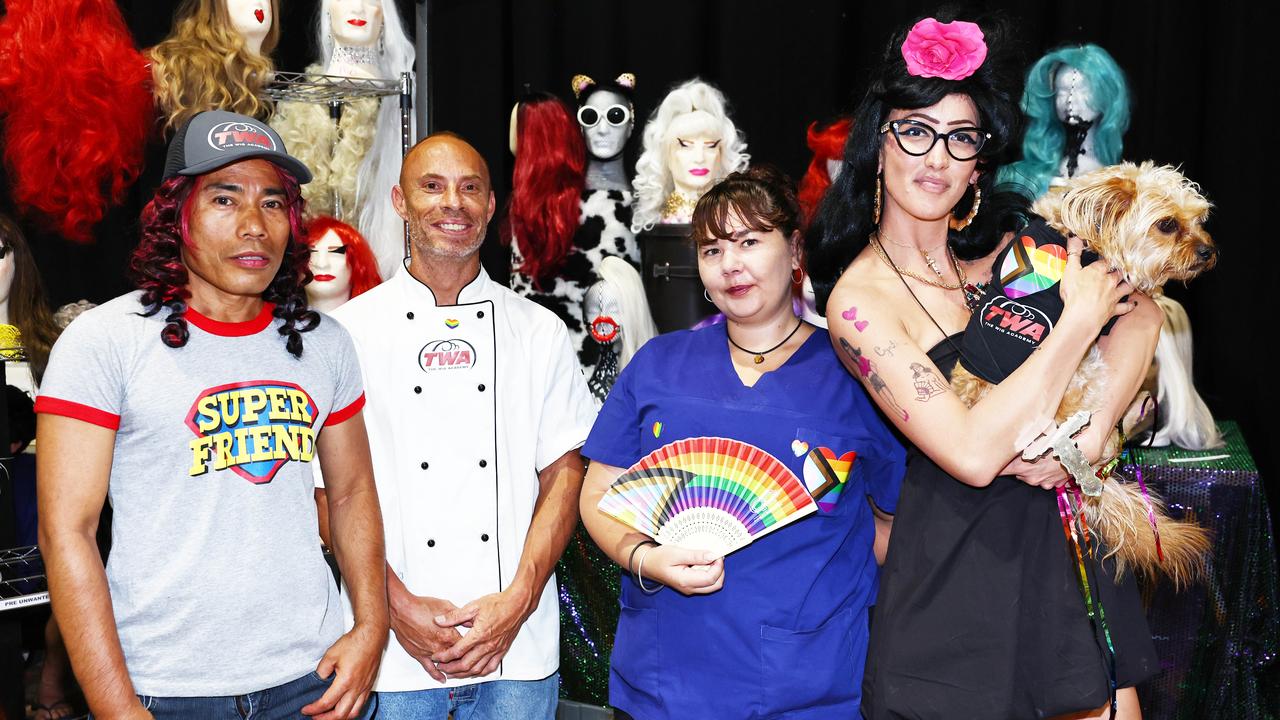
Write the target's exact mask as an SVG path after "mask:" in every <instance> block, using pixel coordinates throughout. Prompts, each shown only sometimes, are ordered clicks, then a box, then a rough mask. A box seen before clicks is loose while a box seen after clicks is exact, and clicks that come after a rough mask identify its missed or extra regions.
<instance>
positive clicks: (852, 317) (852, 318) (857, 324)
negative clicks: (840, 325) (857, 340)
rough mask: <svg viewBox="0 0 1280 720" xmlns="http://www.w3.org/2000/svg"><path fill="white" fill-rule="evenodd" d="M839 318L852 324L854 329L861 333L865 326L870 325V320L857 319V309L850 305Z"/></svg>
mask: <svg viewBox="0 0 1280 720" xmlns="http://www.w3.org/2000/svg"><path fill="white" fill-rule="evenodd" d="M840 317H842V318H844V319H845V320H848V321H849V322H851V323H853V327H854V329H855V330H857V331H858V332H862V331H863V330H866V329H867V326H868V325H870V324H871V321H870V320H859V319H858V308H857V307H856V306H853V305H850V306H849V309H848V310H845V311H844V312H842V313H840Z"/></svg>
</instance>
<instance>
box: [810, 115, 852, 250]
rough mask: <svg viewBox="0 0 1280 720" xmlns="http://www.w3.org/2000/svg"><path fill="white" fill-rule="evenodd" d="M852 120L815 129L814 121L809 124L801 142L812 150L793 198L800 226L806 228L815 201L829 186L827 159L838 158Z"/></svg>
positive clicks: (820, 197)
mask: <svg viewBox="0 0 1280 720" xmlns="http://www.w3.org/2000/svg"><path fill="white" fill-rule="evenodd" d="M852 127H853V122H852V121H851V120H850V119H849V118H840V119H839V120H837V121H835V122H833V123H831V124H830V125H827V126H825V127H822V128H819V127H818V123H816V122H815V123H810V124H809V132H808V135H807V137H806V139H805V142H806V143H807V144H808V145H809V149H810V150H812V151H813V160H812V161H810V163H809V169H808V170H807V171H805V174H804V177H802V178H800V189H799V191H798V192H797V193H796V197H797V198H799V200H800V213H801V218H802V221H801V225H802V227H804V228H805V229H808V227H809V221H810V220H812V219H813V214H814V213H815V212H817V210H818V203H819V202H821V201H822V196H823V195H825V194H826V192H827V188H829V187H831V180H832V178H831V175H830V174H829V173H828V172H827V161H828V160H840V159H841V158H843V157H844V143H845V140H847V139H848V138H849V129H850V128H852Z"/></svg>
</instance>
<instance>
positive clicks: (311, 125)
mask: <svg viewBox="0 0 1280 720" xmlns="http://www.w3.org/2000/svg"><path fill="white" fill-rule="evenodd" d="M323 73H324V67H322V66H320V65H312V66H310V67H308V68H307V74H309V75H318V74H323ZM377 119H378V100H376V99H374V98H361V99H359V100H355V101H353V102H349V103H346V104H345V105H343V106H342V116H341V118H340V119H339V120H338V122H337V123H334V122H333V119H332V118H330V117H329V105H328V104H327V103H309V102H296V101H292V100H286V101H284V102H280V103H277V104H276V112H275V115H273V116H271V126H272V127H274V128H275V129H276V132H278V133H280V138H281V139H282V140H284V146H285V147H287V148H289V154H290V155H293V156H294V157H296V158H298V159H299V160H301V161H302V162H303V163H304V164H305V165H306V166H307V167H308V168H310V169H311V173H312V178H311V182H309V183H307V184H306V185H303V186H302V196H303V197H304V198H306V199H307V215H308V216H309V217H315V216H319V215H330V216H333V217H336V218H338V219H340V220H346V221H348V222H351V223H353V224H354V223H355V221H356V217H357V216H358V215H359V212H360V208H359V201H358V199H357V197H356V186H357V184H358V182H357V172H358V171H359V169H360V165H361V163H362V162H363V161H364V159H365V157H367V156H368V154H369V149H370V148H371V147H373V140H374V135H375V134H376V128H377V126H376V122H377ZM339 206H340V207H341V212H339Z"/></svg>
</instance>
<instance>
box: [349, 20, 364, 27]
mask: <svg viewBox="0 0 1280 720" xmlns="http://www.w3.org/2000/svg"><path fill="white" fill-rule="evenodd" d="M347 24H348V25H355V26H356V27H364V26H365V25H368V24H369V21H368V20H361V19H360V18H351V19H350V20H348V21H347Z"/></svg>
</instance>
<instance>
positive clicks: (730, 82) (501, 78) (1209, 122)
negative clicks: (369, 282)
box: [35, 0, 1280, 510]
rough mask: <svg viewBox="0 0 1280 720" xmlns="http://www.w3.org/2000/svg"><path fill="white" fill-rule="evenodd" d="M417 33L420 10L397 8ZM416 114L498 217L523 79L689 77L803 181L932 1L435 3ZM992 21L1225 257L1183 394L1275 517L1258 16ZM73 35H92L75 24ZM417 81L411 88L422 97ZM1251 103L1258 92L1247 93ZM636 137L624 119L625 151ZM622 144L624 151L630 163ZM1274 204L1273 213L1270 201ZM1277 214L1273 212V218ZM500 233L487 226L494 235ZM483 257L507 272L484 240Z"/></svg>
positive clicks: (285, 52) (153, 171)
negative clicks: (1181, 184) (1264, 495)
mask: <svg viewBox="0 0 1280 720" xmlns="http://www.w3.org/2000/svg"><path fill="white" fill-rule="evenodd" d="M399 3H400V7H401V11H402V14H403V15H404V16H405V17H406V18H407V19H408V20H409V24H411V25H412V24H413V17H414V16H415V14H416V11H417V7H418V6H417V4H416V3H414V2H412V1H411V0H399ZM176 5H177V3H176V2H157V1H155V0H121V2H120V6H121V9H122V10H123V12H124V14H125V17H126V20H127V21H128V22H129V25H130V28H131V29H132V31H133V32H134V36H135V40H136V41H137V42H138V44H139V47H147V46H150V45H152V44H154V43H155V42H157V41H158V40H160V39H161V38H162V37H163V36H164V35H165V34H166V33H167V31H168V28H169V23H170V19H171V16H172V13H173V9H174V8H175V7H176ZM283 5H284V7H283V8H282V9H281V13H280V22H281V27H282V28H283V30H284V32H283V38H282V43H281V46H280V48H279V49H278V50H277V51H276V60H277V65H278V66H279V67H280V68H282V69H286V70H301V69H302V68H303V66H305V65H306V64H307V62H308V59H309V58H310V57H311V55H312V54H313V52H314V50H313V49H312V48H311V45H312V35H313V33H312V29H311V28H312V24H313V22H314V17H315V13H316V9H317V6H318V1H317V0H310V1H307V0H283ZM430 5H431V16H430V18H429V24H428V28H429V39H430V43H431V51H430V61H431V69H430V81H429V85H430V97H431V100H432V102H431V103H430V112H431V119H432V123H431V124H432V127H433V128H434V129H448V130H453V131H456V132H459V133H461V134H462V135H464V136H465V137H467V138H469V139H470V140H471V142H472V143H473V144H474V145H475V146H476V147H477V148H478V149H479V150H480V152H481V153H482V154H483V155H484V156H485V157H486V158H487V159H488V161H489V163H490V167H491V169H492V174H493V177H494V182H495V189H496V191H497V192H498V195H499V207H501V206H502V204H503V202H504V201H505V196H506V193H507V189H508V186H509V183H510V177H511V165H512V163H511V156H510V154H509V153H508V151H507V122H508V118H509V114H510V110H511V106H512V103H513V102H514V100H515V98H516V97H517V96H518V95H519V94H520V93H521V91H522V89H523V87H524V86H525V84H528V85H529V86H530V87H531V88H533V89H542V90H549V91H551V92H555V93H557V94H559V95H561V96H562V97H564V98H566V99H571V98H572V95H571V93H570V91H569V87H568V83H569V78H570V77H571V76H573V75H574V74H575V73H586V74H589V75H591V76H592V77H595V78H597V79H604V78H612V77H614V76H616V75H617V74H619V73H621V72H632V73H635V74H636V76H637V78H638V89H637V109H638V112H639V114H640V116H641V118H642V119H643V118H644V117H646V116H647V115H648V113H649V112H650V111H651V110H652V109H653V107H654V106H655V104H656V103H657V102H658V101H659V100H660V99H661V98H662V96H663V95H664V94H665V92H666V91H667V90H668V89H669V88H670V87H671V86H672V85H674V84H675V83H678V82H680V81H682V80H685V79H687V78H690V77H693V76H699V77H701V78H703V79H704V80H707V81H710V82H712V83H715V84H716V85H718V86H719V87H720V88H721V89H722V90H723V91H724V92H725V94H726V96H727V97H728V98H729V100H730V102H731V103H732V111H733V116H734V119H735V121H736V123H737V125H738V127H739V128H741V129H742V130H743V131H744V132H745V133H746V137H747V141H748V144H749V151H750V153H751V156H752V158H753V161H756V162H761V161H767V162H772V163H774V164H777V165H779V166H781V167H782V168H783V169H784V170H786V171H787V172H789V173H790V174H791V175H792V176H793V177H795V178H797V179H798V178H799V176H800V175H801V174H802V173H803V171H804V169H805V166H806V165H807V163H808V156H809V153H808V150H807V148H806V147H805V143H804V138H805V129H806V127H807V126H808V124H809V122H810V121H813V120H819V119H829V118H832V117H834V116H836V115H838V114H840V113H842V112H848V111H849V110H851V109H852V107H853V106H854V105H855V104H856V101H857V99H858V97H859V96H860V94H861V92H862V90H863V82H864V78H865V77H866V74H867V70H868V69H869V68H870V67H871V66H872V65H873V64H874V63H875V61H876V59H877V58H878V57H879V55H880V53H881V51H882V49H883V47H884V45H885V43H886V41H887V38H888V36H889V34H890V33H891V32H892V31H893V30H894V29H896V28H898V27H901V26H902V25H904V24H905V23H907V22H909V21H911V20H912V19H914V18H916V17H918V16H921V15H925V14H930V13H931V12H932V11H933V10H934V9H935V8H936V7H937V6H936V4H935V3H926V2H916V1H914V0H905V1H901V2H897V3H855V2H838V1H836V0H801V1H792V2H780V1H778V0H635V1H634V2H621V1H602V0H431V3H430ZM975 7H977V8H980V9H1002V10H1004V11H1006V12H1008V13H1009V14H1011V15H1012V16H1013V17H1014V18H1015V19H1016V20H1017V21H1018V27H1019V28H1020V29H1021V41H1022V43H1023V44H1024V48H1023V51H1024V54H1025V58H1026V64H1027V65H1028V66H1029V65H1030V63H1031V62H1033V61H1034V60H1035V59H1036V58H1038V57H1039V56H1040V55H1041V54H1043V53H1044V52H1045V51H1047V50H1049V49H1051V48H1054V47H1056V46H1059V45H1062V44H1067V43H1081V42H1093V43H1097V44H1098V45H1101V46H1102V47H1104V48H1106V49H1107V50H1108V51H1109V52H1110V53H1111V54H1112V55H1113V56H1114V57H1115V58H1116V60H1117V61H1118V62H1119V64H1120V66H1121V67H1123V68H1124V69H1125V70H1126V72H1127V73H1128V76H1129V82H1130V86H1131V89H1132V95H1133V100H1132V102H1133V120H1132V124H1131V129H1130V131H1129V133H1128V135H1127V136H1126V138H1125V152H1124V155H1125V157H1126V158H1127V159H1131V160H1147V159H1151V160H1156V161H1158V162H1161V163H1171V164H1175V165H1180V166H1181V167H1182V169H1183V171H1184V172H1185V173H1186V174H1187V175H1188V176H1189V177H1191V178H1193V179H1195V180H1197V181H1198V182H1200V184H1201V185H1202V186H1203V188H1204V190H1205V192H1206V194H1207V195H1208V196H1209V198H1210V199H1211V200H1213V202H1214V203H1215V205H1216V209H1215V210H1214V213H1213V218H1212V221H1211V223H1210V229H1211V231H1212V232H1213V234H1214V237H1215V238H1216V239H1217V241H1218V243H1219V245H1220V248H1221V250H1222V256H1221V261H1220V263H1219V264H1218V267H1217V269H1216V270H1214V271H1213V272H1212V273H1210V274H1208V275H1207V276H1205V277H1203V278H1200V279H1198V280H1196V281H1194V282H1193V283H1192V284H1191V285H1190V287H1187V288H1183V287H1181V286H1178V287H1170V288H1168V292H1169V294H1170V295H1171V296H1173V297H1175V298H1176V299H1178V300H1180V301H1181V302H1182V303H1183V304H1184V305H1186V307H1187V311H1188V313H1189V314H1190V316H1191V319H1192V324H1193V327H1194V329H1195V341H1196V354H1195V375H1196V383H1197V386H1198V387H1199V388H1200V391H1201V393H1202V394H1203V395H1204V396H1205V399H1206V400H1207V401H1208V402H1209V405H1210V407H1211V408H1212V409H1213V411H1214V413H1215V415H1216V416H1217V417H1219V418H1222V419H1230V420H1236V421H1238V422H1239V423H1240V424H1241V426H1242V427H1243V429H1244V432H1245V436H1246V438H1247V439H1248V442H1249V445H1250V448H1251V449H1252V451H1253V453H1254V455H1255V457H1256V458H1257V460H1258V462H1259V465H1260V468H1261V470H1262V474H1263V477H1264V478H1266V479H1267V481H1268V484H1269V486H1270V496H1271V499H1272V508H1273V510H1274V509H1276V508H1277V495H1280V480H1278V476H1277V466H1276V462H1277V458H1276V452H1275V448H1276V447H1277V444H1278V441H1280V431H1277V423H1275V422H1274V421H1272V419H1271V417H1270V413H1271V412H1272V411H1273V409H1274V408H1275V407H1276V401H1277V393H1276V391H1275V387H1276V383H1277V380H1276V374H1275V372H1274V370H1273V368H1274V367H1275V362H1274V361H1272V360H1271V359H1270V357H1269V355H1270V354H1271V353H1273V352H1274V350H1273V351H1268V350H1266V349H1265V345H1264V344H1263V343H1264V339H1265V338H1266V337H1268V336H1270V335H1271V334H1273V331H1272V330H1271V327H1272V326H1270V325H1268V324H1267V323H1268V322H1269V321H1270V320H1271V315H1272V313H1274V312H1275V311H1276V310H1277V303H1276V302H1275V299H1274V298H1275V290H1276V286H1277V285H1280V272H1278V271H1277V265H1276V259H1277V250H1276V247H1275V240H1274V239H1273V238H1271V237H1269V232H1270V231H1268V230H1267V229H1266V228H1267V227H1269V226H1270V225H1271V224H1273V223H1272V221H1269V220H1267V218H1266V215H1265V213H1266V212H1269V211H1267V210H1266V209H1265V208H1266V207H1268V206H1270V205H1269V203H1268V204H1264V201H1263V188H1264V184H1263V182H1262V181H1263V180H1264V179H1265V178H1266V177H1267V176H1268V175H1269V174H1270V171H1271V170H1272V168H1270V167H1269V166H1270V165H1271V163H1269V162H1268V160H1269V159H1270V158H1272V157H1274V156H1275V155H1276V140H1275V136H1274V133H1273V132H1272V129H1271V125H1272V124H1273V120H1272V116H1271V115H1269V114H1265V113H1264V112H1263V111H1262V107H1261V104H1262V103H1263V102H1264V98H1266V97H1267V96H1269V95H1270V94H1271V93H1270V92H1268V90H1269V88H1270V87H1272V86H1273V85H1274V83H1275V80H1274V77H1273V72H1272V71H1273V69H1274V62H1272V61H1271V54H1272V47H1271V46H1272V44H1273V43H1274V42H1275V40H1274V39H1270V38H1269V35H1268V34H1267V32H1266V30H1265V28H1268V27H1275V26H1276V23H1275V13H1274V11H1273V10H1271V9H1270V7H1269V5H1268V4H1265V3H1256V2H1248V1H1246V0H1218V1H1214V2H1204V1H1201V2H1185V3H1182V2H1155V1H1149V2H1116V1H1115V0H1076V1H1074V2H1051V3H1039V4H1036V3H1016V2H1011V1H1006V2H985V3H977V4H976V5H975ZM86 30H88V29H86ZM422 80H424V79H420V82H421V81H422ZM1249 88H1254V89H1253V90H1250V89H1249ZM642 127H643V123H642V122H641V123H638V125H637V129H636V134H635V140H633V146H634V145H638V140H639V135H640V130H641V128H642ZM635 154H636V148H635V147H632V148H631V150H630V153H629V156H630V158H631V159H632V160H634V157H635ZM161 155H162V150H161V148H160V146H159V144H157V145H156V146H155V147H153V148H152V152H151V154H150V161H149V163H148V168H147V170H146V172H145V173H144V177H143V178H142V180H141V181H140V182H139V184H138V186H137V187H136V188H135V191H134V193H133V196H132V197H131V198H130V199H129V201H128V202H126V204H125V205H124V206H123V207H121V208H117V209H116V210H114V211H113V212H112V213H111V215H110V216H109V217H108V218H107V219H106V220H104V222H103V223H102V226H101V228H100V231H99V232H98V242H97V244H95V245H92V246H84V247H82V246H73V245H70V244H68V243H66V242H65V241H62V240H61V239H60V238H56V237H49V236H46V235H37V237H36V239H35V245H36V253H37V255H38V261H39V262H40V264H41V267H42V269H43V271H44V274H45V277H46V280H47V283H48V290H49V295H50V299H51V301H52V302H53V303H55V304H60V303H65V302H69V301H71V300H75V299H78V298H82V297H83V298H88V299H90V300H95V301H101V300H105V299H107V298H109V297H112V296H114V295H116V294H119V293H120V292H123V291H125V290H126V289H128V286H127V284H126V283H125V281H124V279H123V267H124V263H125V259H126V258H127V254H128V252H129V251H130V249H131V248H132V247H133V245H134V244H135V243H136V240H137V223H136V218H137V216H138V212H139V210H140V209H141V206H142V204H143V201H144V199H145V198H146V197H148V196H149V195H150V193H151V191H152V189H153V188H154V186H155V184H156V182H157V180H158V175H159V170H158V166H159V164H160V162H161ZM1270 202H1275V200H1274V199H1273V200H1271V201H1270ZM1271 207H1274V206H1271ZM495 225H496V223H495ZM483 257H484V260H485V264H486V266H487V267H488V269H489V271H490V273H491V274H492V275H493V276H494V277H495V278H497V279H500V280H502V279H505V278H506V276H507V270H506V267H507V261H506V253H505V249H504V248H502V247H501V246H500V245H499V244H498V243H497V242H496V233H495V232H494V227H492V226H491V228H490V240H489V243H488V244H487V245H486V247H485V250H484V255H483Z"/></svg>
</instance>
